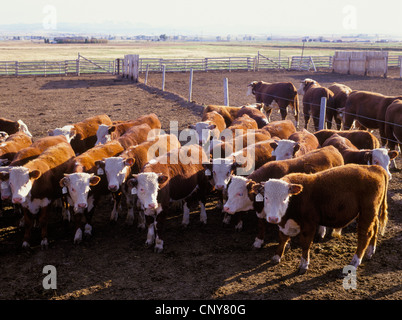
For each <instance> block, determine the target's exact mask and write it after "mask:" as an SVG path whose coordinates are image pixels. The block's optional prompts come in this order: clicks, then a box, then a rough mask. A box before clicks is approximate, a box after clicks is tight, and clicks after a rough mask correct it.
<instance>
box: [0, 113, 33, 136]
mask: <svg viewBox="0 0 402 320" xmlns="http://www.w3.org/2000/svg"><path fill="white" fill-rule="evenodd" d="M0 131H3V132H7V133H8V134H9V135H11V134H14V133H17V132H23V133H25V134H26V135H27V136H29V137H31V138H32V134H31V133H30V132H29V130H28V126H27V125H26V124H25V123H24V121H22V120H18V121H13V120H8V119H5V118H0Z"/></svg>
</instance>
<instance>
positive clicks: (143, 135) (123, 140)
mask: <svg viewBox="0 0 402 320" xmlns="http://www.w3.org/2000/svg"><path fill="white" fill-rule="evenodd" d="M158 134H159V133H158ZM154 135H155V131H154V130H153V129H152V128H151V127H150V126H149V125H148V124H147V123H143V124H141V125H138V126H133V127H131V128H130V129H129V130H127V131H126V132H125V133H124V134H123V135H122V136H120V137H119V138H117V139H116V140H112V141H118V142H119V143H120V144H121V145H122V146H123V148H124V149H127V148H129V147H131V146H136V145H138V144H140V143H142V142H144V141H147V139H148V138H150V139H151V138H153V137H154Z"/></svg>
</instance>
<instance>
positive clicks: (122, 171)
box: [96, 134, 181, 229]
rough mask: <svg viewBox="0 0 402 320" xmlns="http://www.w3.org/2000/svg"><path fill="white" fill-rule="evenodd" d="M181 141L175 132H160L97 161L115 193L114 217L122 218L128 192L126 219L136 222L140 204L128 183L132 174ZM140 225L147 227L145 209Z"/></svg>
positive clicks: (112, 214)
mask: <svg viewBox="0 0 402 320" xmlns="http://www.w3.org/2000/svg"><path fill="white" fill-rule="evenodd" d="M180 146H181V145H180V142H179V140H178V139H177V137H176V136H175V135H174V134H169V135H168V134H164V135H159V136H156V137H155V138H154V139H153V140H150V141H145V142H143V143H141V144H139V145H136V146H132V147H130V148H128V149H126V150H125V151H124V152H122V153H121V154H120V155H119V156H115V157H110V158H106V159H103V160H100V161H97V162H96V165H97V166H98V168H101V169H102V170H103V171H104V172H105V174H106V179H107V182H108V188H109V190H110V192H112V194H113V198H114V200H115V201H114V206H113V211H112V213H111V217H110V220H111V221H116V220H117V218H118V211H117V210H118V207H119V203H120V200H121V196H122V194H124V195H125V198H126V204H127V209H128V211H127V217H126V223H127V224H130V225H131V224H133V222H134V209H135V208H136V203H135V202H136V200H137V196H136V195H133V194H131V188H129V187H128V186H127V184H126V183H125V182H126V180H127V178H128V177H129V176H130V175H131V174H137V173H139V172H140V171H141V169H142V168H143V167H144V165H145V164H146V163H147V162H148V161H150V160H152V159H154V158H156V157H159V156H161V155H163V154H165V153H167V152H169V151H170V150H173V149H178V148H180ZM138 228H140V229H144V228H145V217H144V215H143V213H142V214H141V213H140V215H139V219H138Z"/></svg>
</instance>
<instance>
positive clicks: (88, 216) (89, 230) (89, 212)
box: [84, 205, 95, 237]
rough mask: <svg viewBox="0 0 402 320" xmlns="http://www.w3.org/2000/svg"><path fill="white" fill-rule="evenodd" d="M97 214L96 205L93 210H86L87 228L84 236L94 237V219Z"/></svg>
mask: <svg viewBox="0 0 402 320" xmlns="http://www.w3.org/2000/svg"><path fill="white" fill-rule="evenodd" d="M94 212H95V205H94V206H93V207H92V209H91V210H85V220H86V223H85V227H84V236H86V237H91V236H92V217H93V215H94Z"/></svg>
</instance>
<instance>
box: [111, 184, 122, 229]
mask: <svg viewBox="0 0 402 320" xmlns="http://www.w3.org/2000/svg"><path fill="white" fill-rule="evenodd" d="M121 196H122V192H121V191H118V192H112V197H113V210H112V213H111V214H110V221H111V222H116V221H117V218H118V217H119V210H118V208H119V205H120V200H121Z"/></svg>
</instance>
